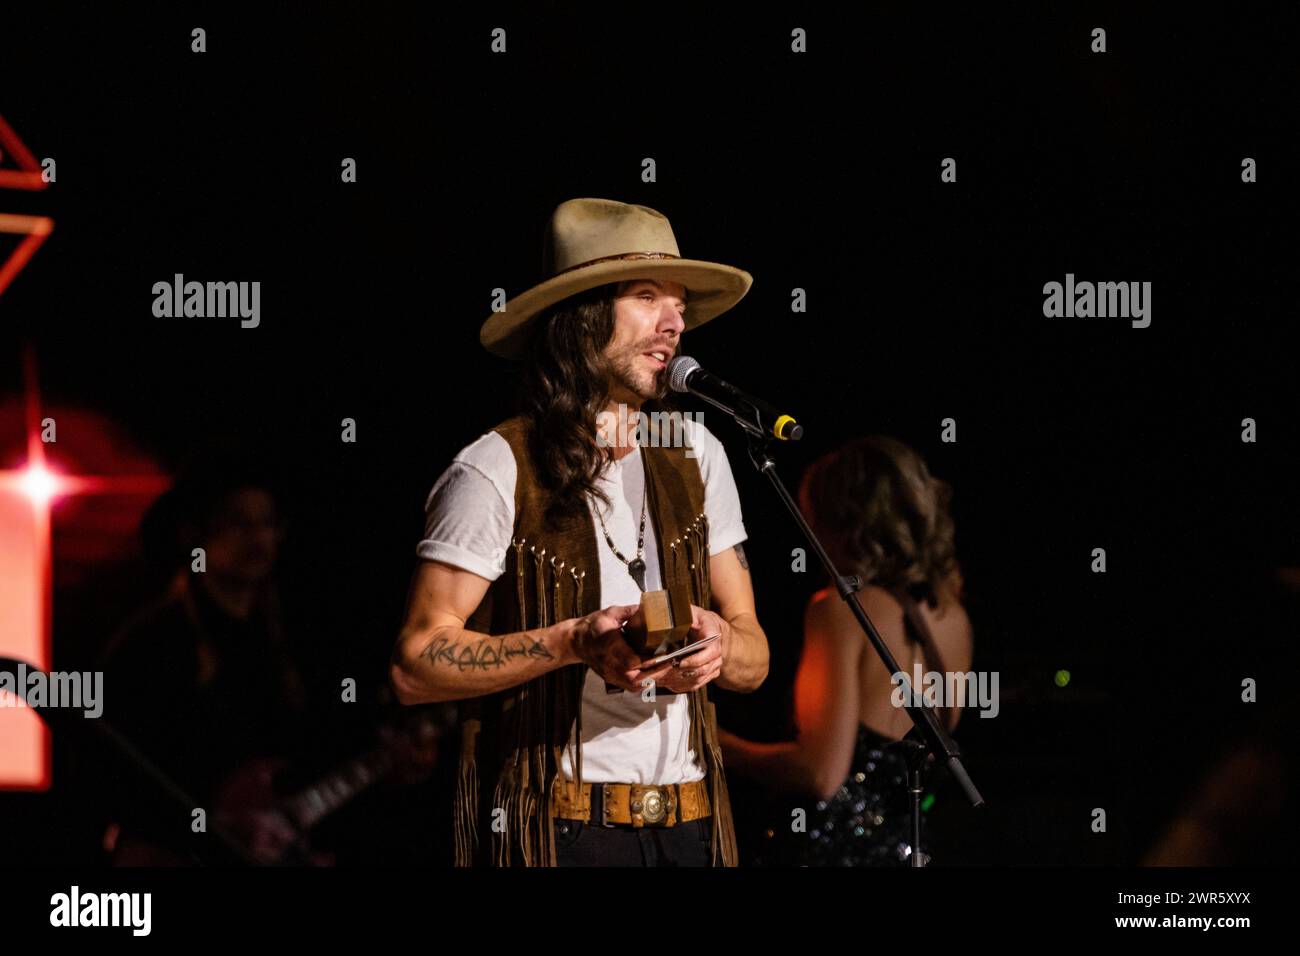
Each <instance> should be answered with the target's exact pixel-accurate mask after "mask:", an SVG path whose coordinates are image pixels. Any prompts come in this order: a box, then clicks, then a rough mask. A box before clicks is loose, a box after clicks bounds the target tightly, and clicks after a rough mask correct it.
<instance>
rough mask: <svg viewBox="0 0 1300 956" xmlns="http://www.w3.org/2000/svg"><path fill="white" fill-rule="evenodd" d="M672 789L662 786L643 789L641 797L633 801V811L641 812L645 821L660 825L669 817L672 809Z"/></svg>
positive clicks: (652, 824)
mask: <svg viewBox="0 0 1300 956" xmlns="http://www.w3.org/2000/svg"><path fill="white" fill-rule="evenodd" d="M672 802H673V801H672V795H671V791H669V790H667V789H664V788H660V787H650V788H649V789H648V790H643V791H642V792H641V794H640V796H639V797H637V798H635V799H633V801H632V812H633V813H639V814H640V815H641V820H642V822H643V823H648V824H650V825H651V826H658V825H660V824H662V823H663V822H664V821H665V820H667V819H668V812H669V810H671V809H672Z"/></svg>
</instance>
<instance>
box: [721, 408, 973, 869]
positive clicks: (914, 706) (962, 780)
mask: <svg viewBox="0 0 1300 956" xmlns="http://www.w3.org/2000/svg"><path fill="white" fill-rule="evenodd" d="M727 411H728V413H729V414H730V415H731V417H732V418H733V419H734V420H735V421H736V423H737V424H739V425H740V427H741V428H743V429H744V430H745V433H746V434H747V435H748V437H749V459H750V461H752V462H753V463H754V467H755V468H757V469H758V471H759V473H760V474H762V475H766V476H767V478H768V479H769V480H770V481H771V483H772V487H773V488H774V489H775V490H776V493H777V496H778V497H779V498H780V499H781V502H782V503H783V504H784V505H785V507H786V510H787V511H789V512H790V514H791V516H792V517H793V518H794V520H795V523H796V524H798V525H799V530H800V531H802V532H803V535H804V537H805V538H807V539H808V543H809V544H810V545H812V549H813V550H814V551H815V552H817V557H818V559H819V560H820V561H821V563H822V567H824V568H825V569H826V573H827V574H829V575H830V577H831V580H832V581H833V582H835V590H836V591H838V592H839V595H840V599H841V600H843V601H844V602H845V603H846V604H848V606H849V609H850V610H851V611H852V612H853V616H854V617H855V618H857V619H858V623H859V624H860V625H861V626H862V630H863V633H865V634H866V635H867V638H868V639H869V640H870V641H871V646H872V647H874V648H875V649H876V653H877V654H878V655H880V659H881V660H882V661H884V663H885V668H886V670H887V671H888V673H890V674H903V672H902V670H901V669H900V668H899V666H898V661H896V660H894V655H893V654H891V653H890V651H889V646H888V645H887V644H885V642H884V640H883V639H882V638H881V636H880V632H879V631H877V630H876V626H875V625H874V624H872V623H871V619H870V618H869V617H867V612H866V611H864V610H863V609H862V604H861V603H860V602H859V601H858V596H857V593H856V592H857V591H859V590H860V589H861V588H862V581H861V579H859V578H858V576H857V575H848V576H845V575H841V574H840V573H839V571H838V570H836V568H835V565H834V563H833V562H832V561H831V558H830V555H828V554H827V553H826V549H825V548H823V547H822V544H821V542H820V541H819V540H817V535H816V534H814V533H813V530H812V528H810V527H809V526H808V522H807V521H806V520H804V516H803V513H802V512H801V511H800V510H799V506H798V505H797V504H795V501H794V499H793V498H791V497H790V492H789V491H787V490H786V487H785V484H784V483H783V482H782V481H781V476H780V475H779V474H777V471H776V462H774V461H773V460H772V456H771V454H770V453H769V451H770V446H771V443H772V441H773V440H774V439H773V438H772V436H771V435H769V434H768V433H767V432H765V431H764V430H763V428H762V426H761V425H759V424H757V422H758V414H757V411H756V410H755V413H754V417H753V420H752V421H751V420H748V419H746V418H745V417H744V416H743V415H740V414H737V413H736V412H734V411H732V410H730V409H728V410H727ZM903 680H904V681H905V682H906V690H905V691H904V700H905V701H907V703H905V704H904V707H906V708H907V713H908V716H910V717H911V718H912V723H913V724H914V725H915V726H914V727H913V728H912V730H911V731H910V732H909V733H908V734H907V736H906V737H904V738H903V740H902V742H901V746H902V747H903V748H904V749H905V752H906V757H907V767H908V770H907V787H908V792H909V794H910V797H911V811H912V853H911V865H912V866H913V867H919V866H924V865H925V863H926V859H925V856H924V854H923V853H922V852H921V792H922V788H921V772H922V769H923V767H924V766H925V763H926V761H927V759H928V757H929V755H930V754H934V755H935V757H936V758H937V759H939V760H941V761H942V762H943V763H944V764H945V765H946V766H947V767H948V769H949V770H950V771H951V772H952V775H953V777H954V778H955V779H956V781H957V783H958V784H960V785H961V788H962V790H964V791H965V792H966V797H967V799H969V800H970V802H971V806H973V807H982V806H984V805H985V804H984V798H983V797H982V796H981V795H980V792H979V791H978V790H977V789H976V788H975V784H974V783H973V782H972V781H971V779H970V777H969V775H967V773H966V768H965V767H964V766H963V765H962V762H961V751H960V750H959V749H958V747H957V744H956V743H954V742H953V739H952V738H951V737H949V736H948V732H947V731H946V730H944V729H943V727H941V726H940V725H939V721H938V720H936V719H935V716H934V710H933V708H931V707H928V706H926V704H925V701H924V698H923V697H922V696H921V695H920V694H918V693H915V692H914V691H913V689H912V685H911V681H910V680H908V679H907V675H906V674H903Z"/></svg>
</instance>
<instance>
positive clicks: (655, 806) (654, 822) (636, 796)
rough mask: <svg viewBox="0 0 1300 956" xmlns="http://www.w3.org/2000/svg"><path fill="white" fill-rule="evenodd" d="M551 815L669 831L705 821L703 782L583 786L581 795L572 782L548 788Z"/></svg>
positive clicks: (706, 793)
mask: <svg viewBox="0 0 1300 956" xmlns="http://www.w3.org/2000/svg"><path fill="white" fill-rule="evenodd" d="M551 794H552V806H553V807H554V811H553V814H554V816H556V817H559V818H561V819H565V820H584V821H586V822H588V823H595V824H600V825H603V826H616V825H618V824H624V825H631V826H633V827H671V826H676V825H677V824H678V823H688V822H690V821H691V820H698V819H700V818H701V817H707V816H708V815H709V814H710V813H711V812H712V809H711V808H710V806H709V788H708V781H707V780H694V781H691V782H690V783H666V784H648V783H584V784H583V785H582V790H581V795H579V794H578V788H577V787H575V786H574V784H573V782H572V781H569V780H557V781H556V782H555V785H554V786H553V787H552V788H551Z"/></svg>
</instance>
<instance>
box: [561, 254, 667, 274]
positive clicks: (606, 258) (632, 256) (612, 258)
mask: <svg viewBox="0 0 1300 956" xmlns="http://www.w3.org/2000/svg"><path fill="white" fill-rule="evenodd" d="M680 258H681V256H675V255H673V254H672V253H671V252H625V253H623V254H621V255H617V256H601V257H600V258H599V259H588V260H587V261H586V262H579V263H578V264H577V265H576V266H569V268H567V269H561V270H560V271H559V272H557V273H555V274H556V275H557V276H562V275H564V273H566V272H572V271H573V270H574V269H582V268H585V267H586V266H594V265H595V264H596V263H598V262H613V261H615V260H617V259H680Z"/></svg>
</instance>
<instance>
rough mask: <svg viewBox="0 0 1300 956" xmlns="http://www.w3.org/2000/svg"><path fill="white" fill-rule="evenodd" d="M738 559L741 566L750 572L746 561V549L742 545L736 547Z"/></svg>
mask: <svg viewBox="0 0 1300 956" xmlns="http://www.w3.org/2000/svg"><path fill="white" fill-rule="evenodd" d="M736 557H738V558H740V566H741V567H742V568H744V569H745V570H746V571H748V570H749V562H748V561H746V560H745V549H744V547H742V546H741V545H736Z"/></svg>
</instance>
